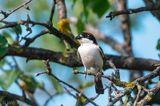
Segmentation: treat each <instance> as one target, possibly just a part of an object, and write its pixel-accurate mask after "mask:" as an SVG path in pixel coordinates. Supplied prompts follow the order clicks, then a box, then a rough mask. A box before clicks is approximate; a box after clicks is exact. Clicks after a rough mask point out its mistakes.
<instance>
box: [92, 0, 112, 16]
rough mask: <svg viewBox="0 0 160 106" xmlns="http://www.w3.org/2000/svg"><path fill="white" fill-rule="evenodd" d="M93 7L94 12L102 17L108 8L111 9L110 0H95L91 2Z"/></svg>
mask: <svg viewBox="0 0 160 106" xmlns="http://www.w3.org/2000/svg"><path fill="white" fill-rule="evenodd" d="M91 3H92V4H91V8H93V12H94V13H96V14H97V15H98V17H101V16H102V15H103V14H104V13H105V12H106V11H107V10H108V9H109V2H108V1H107V0H104V1H102V0H94V2H91Z"/></svg>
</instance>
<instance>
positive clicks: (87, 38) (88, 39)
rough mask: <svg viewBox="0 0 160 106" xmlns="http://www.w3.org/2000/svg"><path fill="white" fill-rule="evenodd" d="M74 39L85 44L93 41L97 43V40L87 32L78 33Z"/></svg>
mask: <svg viewBox="0 0 160 106" xmlns="http://www.w3.org/2000/svg"><path fill="white" fill-rule="evenodd" d="M76 39H77V40H78V41H79V42H80V44H85V43H94V44H97V41H96V39H95V37H94V36H93V35H92V34H91V33H88V32H82V33H80V34H79V35H78V36H77V37H76Z"/></svg>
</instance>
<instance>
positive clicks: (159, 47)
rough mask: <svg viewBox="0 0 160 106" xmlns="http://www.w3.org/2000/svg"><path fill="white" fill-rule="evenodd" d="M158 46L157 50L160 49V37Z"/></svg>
mask: <svg viewBox="0 0 160 106" xmlns="http://www.w3.org/2000/svg"><path fill="white" fill-rule="evenodd" d="M156 48H157V50H160V39H158V42H157V46H156Z"/></svg>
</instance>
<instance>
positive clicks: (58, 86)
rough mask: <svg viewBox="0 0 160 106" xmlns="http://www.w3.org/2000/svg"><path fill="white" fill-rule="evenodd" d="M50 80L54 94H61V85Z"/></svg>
mask: <svg viewBox="0 0 160 106" xmlns="http://www.w3.org/2000/svg"><path fill="white" fill-rule="evenodd" d="M50 80H51V82H52V84H53V86H54V89H55V90H56V92H58V93H61V92H62V87H61V85H60V84H59V83H58V82H57V80H55V79H53V78H52V77H50Z"/></svg>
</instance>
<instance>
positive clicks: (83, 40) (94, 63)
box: [76, 32, 104, 94]
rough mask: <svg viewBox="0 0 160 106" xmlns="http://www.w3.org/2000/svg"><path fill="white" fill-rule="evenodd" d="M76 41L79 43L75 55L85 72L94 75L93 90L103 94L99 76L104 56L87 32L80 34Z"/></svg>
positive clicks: (93, 38)
mask: <svg viewBox="0 0 160 106" xmlns="http://www.w3.org/2000/svg"><path fill="white" fill-rule="evenodd" d="M76 39H77V40H78V41H79V42H80V46H79V47H78V50H77V54H78V56H79V57H80V59H81V61H82V64H83V65H84V68H85V71H86V73H87V71H91V72H94V73H95V74H96V76H95V77H94V82H95V90H96V93H97V94H103V93H104V89H103V84H102V80H101V77H100V75H101V74H102V69H103V59H104V54H103V51H102V49H101V48H100V47H99V46H98V44H97V41H96V39H95V37H94V36H93V35H92V34H91V33H88V32H82V33H80V34H79V35H78V36H77V37H76Z"/></svg>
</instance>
